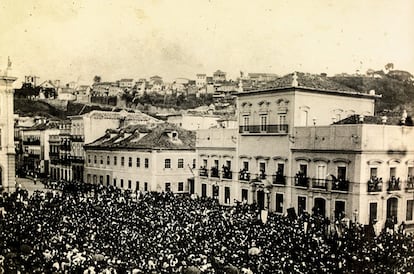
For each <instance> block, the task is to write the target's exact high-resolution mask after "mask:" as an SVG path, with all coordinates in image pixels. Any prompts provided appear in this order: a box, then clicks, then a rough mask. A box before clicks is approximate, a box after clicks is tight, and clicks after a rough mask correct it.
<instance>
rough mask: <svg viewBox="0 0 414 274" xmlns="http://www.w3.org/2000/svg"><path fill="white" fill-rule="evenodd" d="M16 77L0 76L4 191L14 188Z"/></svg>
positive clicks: (0, 160) (0, 152)
mask: <svg viewBox="0 0 414 274" xmlns="http://www.w3.org/2000/svg"><path fill="white" fill-rule="evenodd" d="M16 79H17V78H16V77H10V76H7V75H3V76H0V138H1V139H0V168H1V173H0V174H1V178H0V179H1V184H2V187H3V190H4V191H13V190H14V188H15V182H16V177H15V162H16V160H15V154H16V151H15V146H14V110H13V93H14V89H13V88H12V84H13V82H14V81H16Z"/></svg>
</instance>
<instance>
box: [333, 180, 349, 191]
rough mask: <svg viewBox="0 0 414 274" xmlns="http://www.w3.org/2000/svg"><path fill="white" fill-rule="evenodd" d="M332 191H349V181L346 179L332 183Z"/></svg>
mask: <svg viewBox="0 0 414 274" xmlns="http://www.w3.org/2000/svg"><path fill="white" fill-rule="evenodd" d="M332 190H336V191H349V181H348V180H344V179H338V180H334V181H332Z"/></svg>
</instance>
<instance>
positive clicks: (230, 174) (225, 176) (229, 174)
mask: <svg viewBox="0 0 414 274" xmlns="http://www.w3.org/2000/svg"><path fill="white" fill-rule="evenodd" d="M221 176H222V178H223V179H228V180H231V179H232V178H233V172H231V170H230V169H229V168H228V167H224V168H223V171H222V173H221Z"/></svg>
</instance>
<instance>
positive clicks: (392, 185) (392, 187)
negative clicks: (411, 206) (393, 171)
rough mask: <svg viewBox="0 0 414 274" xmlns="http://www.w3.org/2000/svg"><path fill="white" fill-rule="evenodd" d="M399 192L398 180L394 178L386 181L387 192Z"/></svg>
mask: <svg viewBox="0 0 414 274" xmlns="http://www.w3.org/2000/svg"><path fill="white" fill-rule="evenodd" d="M398 190H401V184H400V178H395V177H394V176H393V177H392V178H391V179H390V180H389V181H388V188H387V191H398Z"/></svg>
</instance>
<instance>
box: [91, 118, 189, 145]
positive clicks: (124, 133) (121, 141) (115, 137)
mask: <svg viewBox="0 0 414 274" xmlns="http://www.w3.org/2000/svg"><path fill="white" fill-rule="evenodd" d="M173 131H175V132H177V138H176V139H174V138H171V136H169V135H171V133H172V132H173ZM195 138H196V135H195V132H192V131H188V130H185V129H182V128H180V127H178V126H175V125H173V124H169V123H163V124H158V125H156V126H143V125H136V126H129V127H126V128H122V129H120V130H119V131H118V133H116V134H113V133H110V132H108V133H107V134H106V135H105V136H103V137H101V138H99V139H97V140H96V141H94V142H92V143H90V144H87V145H85V148H86V149H88V148H90V149H134V148H136V149H155V150H163V149H170V150H180V149H185V150H187V149H195Z"/></svg>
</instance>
